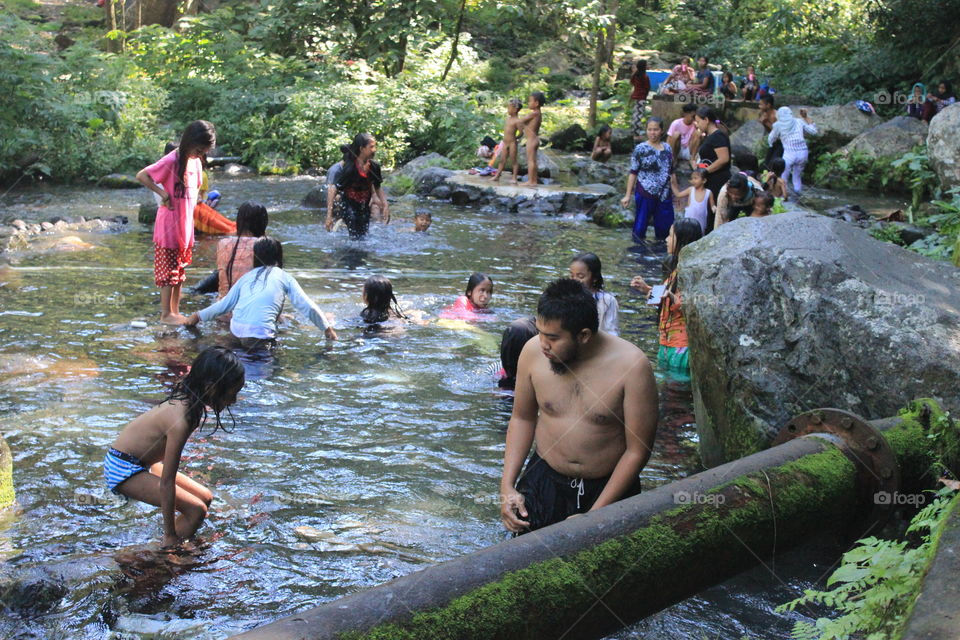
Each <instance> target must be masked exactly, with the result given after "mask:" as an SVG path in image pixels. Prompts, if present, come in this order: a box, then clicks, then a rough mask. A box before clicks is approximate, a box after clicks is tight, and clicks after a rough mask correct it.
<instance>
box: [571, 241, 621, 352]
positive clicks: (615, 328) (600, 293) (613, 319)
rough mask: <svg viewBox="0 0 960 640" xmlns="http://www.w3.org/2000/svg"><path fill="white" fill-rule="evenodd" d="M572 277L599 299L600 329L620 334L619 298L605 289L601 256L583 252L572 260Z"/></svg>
mask: <svg viewBox="0 0 960 640" xmlns="http://www.w3.org/2000/svg"><path fill="white" fill-rule="evenodd" d="M570 277H571V278H573V279H574V280H578V281H580V282H581V283H582V284H583V286H584V287H586V289H587V291H589V292H590V293H592V294H593V297H594V299H595V300H596V301H597V315H598V316H599V317H600V331H605V332H607V333H610V334H612V335H615V336H616V335H619V334H620V327H619V325H618V323H617V299H616V298H614V297H613V294H612V293H608V292H606V291H604V290H603V273H601V271H600V258H598V257H597V255H596V254H594V253H581V254H580V255H578V256H576V257H575V258H574V259H573V260H571V261H570Z"/></svg>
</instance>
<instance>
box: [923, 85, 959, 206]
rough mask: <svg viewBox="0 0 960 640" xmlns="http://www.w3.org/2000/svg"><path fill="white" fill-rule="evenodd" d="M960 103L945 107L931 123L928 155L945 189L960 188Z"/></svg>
mask: <svg viewBox="0 0 960 640" xmlns="http://www.w3.org/2000/svg"><path fill="white" fill-rule="evenodd" d="M958 131H960V103H957V104H952V105H950V106H949V107H945V108H944V110H943V111H941V112H940V113H938V114H937V115H935V116H934V117H933V119H932V120H931V121H930V131H929V133H928V134H927V155H928V157H929V158H930V166H931V167H932V168H933V170H934V171H936V173H937V177H938V178H940V186H942V187H943V188H944V189H952V188H953V187H960V144H958V142H957V132H958Z"/></svg>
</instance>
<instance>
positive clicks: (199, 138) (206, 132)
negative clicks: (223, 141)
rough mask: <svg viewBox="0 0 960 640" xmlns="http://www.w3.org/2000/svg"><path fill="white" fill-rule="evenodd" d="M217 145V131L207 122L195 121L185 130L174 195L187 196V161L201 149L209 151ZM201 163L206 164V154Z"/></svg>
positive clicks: (179, 149) (178, 148) (180, 146)
mask: <svg viewBox="0 0 960 640" xmlns="http://www.w3.org/2000/svg"><path fill="white" fill-rule="evenodd" d="M216 143H217V130H216V129H215V128H214V126H213V125H212V124H211V123H209V122H207V121H206V120H194V121H193V122H191V123H190V124H188V125H187V128H186V129H184V130H183V135H181V136H180V145H179V146H178V147H177V176H176V177H177V181H176V183H174V187H173V195H174V197H177V198H184V197H186V194H187V187H186V185H185V184H184V183H183V180H184V174H186V172H187V160H188V159H189V158H190V155H191V154H193V153H199V151H200V150H201V149H209V148H211V147H213V145H215V144H216ZM200 156H201V157H200V161H201V162H203V163H205V162H206V160H205V158H204V157H203V156H204V154H200Z"/></svg>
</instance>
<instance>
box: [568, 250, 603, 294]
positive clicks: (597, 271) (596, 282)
mask: <svg viewBox="0 0 960 640" xmlns="http://www.w3.org/2000/svg"><path fill="white" fill-rule="evenodd" d="M574 262H582V263H583V264H584V266H586V267H587V271H589V272H590V277H591V283H590V284H591V286H592V287H593V288H594V289H596V290H597V291H601V290H603V273H602V271H601V266H600V258H599V257H598V256H597V254H595V253H590V252H587V253H579V254H577V255H575V256H574V257H573V260H571V261H570V264H573V263H574Z"/></svg>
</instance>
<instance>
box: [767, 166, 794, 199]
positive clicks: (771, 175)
mask: <svg viewBox="0 0 960 640" xmlns="http://www.w3.org/2000/svg"><path fill="white" fill-rule="evenodd" d="M786 168H787V163H786V162H784V161H783V158H774V159H773V160H771V161H770V166H769V167H767V169H769V171H766V172H765V173H764V175H763V188H764V190H765V191H769V192H770V193H771V194H772V195H773V197H774V198H777V199H778V202H777V203H776V204H775V205H774V209H782V208H783V205H782V203H783V202H786V201H787V200H789V198H790V196H789V193H788V192H787V183H786V182H785V181H784V179H783V178H781V177H780V176H781V175H783V173H784V171H786Z"/></svg>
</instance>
